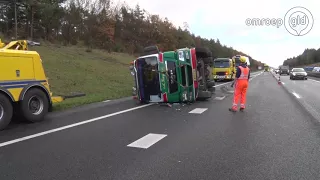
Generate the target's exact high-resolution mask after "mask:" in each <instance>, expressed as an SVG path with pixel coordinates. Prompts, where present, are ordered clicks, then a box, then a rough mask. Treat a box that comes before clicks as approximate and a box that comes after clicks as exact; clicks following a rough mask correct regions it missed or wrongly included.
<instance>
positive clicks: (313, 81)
mask: <svg viewBox="0 0 320 180" xmlns="http://www.w3.org/2000/svg"><path fill="white" fill-rule="evenodd" d="M308 80H309V81H313V82H317V83H320V81H317V80H314V79H310V78H308Z"/></svg>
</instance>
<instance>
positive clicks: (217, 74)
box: [212, 58, 235, 81]
mask: <svg viewBox="0 0 320 180" xmlns="http://www.w3.org/2000/svg"><path fill="white" fill-rule="evenodd" d="M212 75H213V79H214V80H215V81H219V80H233V79H234V78H235V73H234V63H233V62H232V59H230V58H216V59H214V61H213V70H212Z"/></svg>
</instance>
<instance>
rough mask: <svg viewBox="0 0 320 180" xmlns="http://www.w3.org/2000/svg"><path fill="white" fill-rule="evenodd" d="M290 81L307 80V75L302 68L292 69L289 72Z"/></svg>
mask: <svg viewBox="0 0 320 180" xmlns="http://www.w3.org/2000/svg"><path fill="white" fill-rule="evenodd" d="M290 79H291V80H294V79H303V80H307V79H308V74H307V72H306V71H305V70H304V69H303V68H292V70H291V71H290Z"/></svg>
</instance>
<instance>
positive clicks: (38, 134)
mask: <svg viewBox="0 0 320 180" xmlns="http://www.w3.org/2000/svg"><path fill="white" fill-rule="evenodd" d="M151 105H153V104H145V105H142V106H138V107H134V108H130V109H126V110H122V111H118V112H115V113H111V114H107V115H104V116H100V117H96V118H92V119H89V120H86V121H81V122H78V123H74V124H70V125H67V126H62V127H59V128H56V129H51V130H48V131H44V132H41V133H37V134H33V135H29V136H25V137H22V138H18V139H14V140H11V141H7V142H3V143H0V147H4V146H8V145H10V144H14V143H18V142H21V141H25V140H28V139H32V138H36V137H40V136H44V135H46V134H51V133H54V132H58V131H62V130H65V129H69V128H72V127H76V126H80V125H83V124H87V123H91V122H94V121H99V120H102V119H105V118H109V117H112V116H116V115H119V114H123V113H126V112H130V111H134V110H137V109H141V108H144V107H147V106H151Z"/></svg>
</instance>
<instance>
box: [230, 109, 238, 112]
mask: <svg viewBox="0 0 320 180" xmlns="http://www.w3.org/2000/svg"><path fill="white" fill-rule="evenodd" d="M229 111H231V112H237V109H235V108H229Z"/></svg>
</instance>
